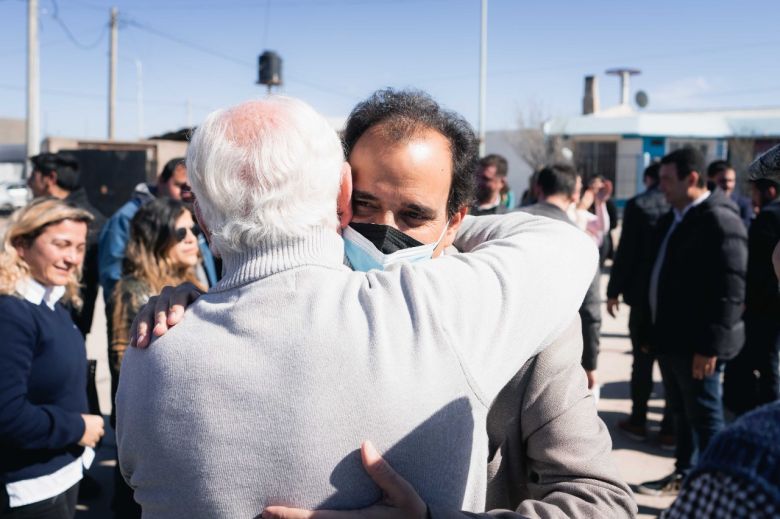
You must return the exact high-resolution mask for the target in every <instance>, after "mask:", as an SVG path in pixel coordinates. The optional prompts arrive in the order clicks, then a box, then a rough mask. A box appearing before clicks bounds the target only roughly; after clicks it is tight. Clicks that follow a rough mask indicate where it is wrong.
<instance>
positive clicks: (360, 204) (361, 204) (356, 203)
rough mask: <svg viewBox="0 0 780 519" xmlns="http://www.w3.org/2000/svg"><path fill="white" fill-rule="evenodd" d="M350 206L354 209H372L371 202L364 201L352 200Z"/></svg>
mask: <svg viewBox="0 0 780 519" xmlns="http://www.w3.org/2000/svg"><path fill="white" fill-rule="evenodd" d="M352 205H353V206H354V207H365V208H372V207H374V206H373V205H372V204H371V202H366V201H365V200H353V201H352Z"/></svg>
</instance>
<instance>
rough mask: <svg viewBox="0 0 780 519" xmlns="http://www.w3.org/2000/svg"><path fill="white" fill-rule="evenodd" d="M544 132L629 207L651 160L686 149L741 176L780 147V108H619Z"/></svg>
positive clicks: (557, 122)
mask: <svg viewBox="0 0 780 519" xmlns="http://www.w3.org/2000/svg"><path fill="white" fill-rule="evenodd" d="M544 132H545V135H546V136H547V137H550V138H560V139H562V140H563V145H564V146H566V147H568V148H569V149H571V150H572V151H573V152H574V161H575V164H576V165H577V167H578V168H579V169H580V171H581V172H582V173H583V174H585V175H586V176H587V175H591V174H601V175H604V176H605V177H607V178H610V179H611V180H612V181H613V182H614V183H615V198H616V199H617V200H618V201H625V200H626V199H628V198H630V197H632V196H634V195H635V194H636V193H637V192H639V191H641V190H642V189H643V187H642V172H643V171H644V168H645V167H646V166H647V165H648V164H649V163H650V161H651V160H654V159H659V158H660V157H662V156H663V155H665V154H666V153H669V152H670V151H673V150H675V149H678V148H681V147H683V146H694V147H696V148H698V149H699V150H700V151H701V152H702V154H703V155H704V156H705V158H706V160H707V161H708V162H710V161H712V160H716V159H728V160H730V161H731V162H732V164H734V166H735V168H736V170H737V173H738V175H740V174H741V173H742V172H743V170H744V167H745V166H746V165H747V164H748V163H749V162H750V161H751V160H752V159H753V158H754V157H755V156H757V155H758V154H760V153H762V152H763V151H765V150H767V149H769V148H770V147H771V146H773V145H774V144H777V143H778V142H780V108H751V109H736V110H712V111H680V112H645V111H636V110H634V109H633V108H631V107H630V106H629V105H619V106H616V107H614V108H609V109H607V110H603V111H597V112H596V113H592V114H587V115H579V116H575V117H566V118H557V119H553V120H550V121H548V122H547V123H546V124H545V125H544Z"/></svg>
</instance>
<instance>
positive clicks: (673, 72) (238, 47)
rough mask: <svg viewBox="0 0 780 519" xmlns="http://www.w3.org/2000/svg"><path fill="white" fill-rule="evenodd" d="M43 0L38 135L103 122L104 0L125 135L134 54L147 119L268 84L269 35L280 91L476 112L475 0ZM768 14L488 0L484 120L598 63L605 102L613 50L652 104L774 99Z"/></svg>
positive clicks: (553, 111)
mask: <svg viewBox="0 0 780 519" xmlns="http://www.w3.org/2000/svg"><path fill="white" fill-rule="evenodd" d="M39 2H40V11H41V14H40V41H41V51H40V54H41V56H40V59H41V90H42V97H41V125H42V130H43V134H44V136H46V135H60V136H78V137H105V135H106V112H107V110H106V104H107V103H106V98H107V94H106V92H107V83H108V79H107V78H108V58H107V52H108V35H107V25H108V18H109V8H110V7H111V6H112V5H116V6H117V7H118V8H119V12H120V20H121V21H120V32H119V55H120V62H119V92H118V98H119V104H118V112H117V133H118V137H119V138H129V139H134V138H136V137H137V136H138V106H137V103H136V88H137V76H136V60H137V61H140V62H141V63H142V67H143V97H144V100H145V102H144V105H143V113H144V134H146V135H152V134H157V133H161V132H164V131H168V130H175V129H178V128H180V127H182V126H185V125H186V124H187V122H188V113H189V116H190V118H191V122H192V123H194V124H197V122H198V121H199V120H201V119H202V118H203V116H204V115H205V114H206V113H208V111H210V110H212V109H215V108H219V107H224V106H228V105H231V104H235V103H238V102H240V101H242V100H245V99H248V98H252V97H258V96H262V95H263V94H264V92H265V90H264V87H261V86H258V85H256V84H255V81H256V80H257V67H256V63H257V56H258V55H259V54H260V53H261V52H262V51H263V50H264V49H272V50H276V51H277V52H279V53H280V54H281V55H282V58H283V59H284V79H285V85H284V87H283V88H282V90H281V91H282V92H284V93H286V94H289V95H293V96H297V97H301V98H303V99H305V100H307V101H308V102H309V103H311V104H312V105H313V106H314V107H315V108H317V109H318V110H319V111H320V112H322V113H324V114H325V115H329V116H334V117H335V116H345V115H346V114H348V113H349V111H350V109H351V108H352V106H353V105H354V104H355V103H356V102H357V101H359V100H361V99H362V98H364V97H366V96H367V95H368V94H369V93H371V92H372V91H373V90H375V89H377V88H380V87H383V86H396V87H404V86H414V87H418V88H422V89H424V90H427V91H429V92H430V93H431V94H433V95H434V96H435V97H436V98H437V99H438V100H439V101H441V102H442V103H443V104H444V105H446V106H447V107H449V108H452V109H454V110H457V111H459V112H461V113H463V114H464V115H465V116H466V117H467V118H468V119H469V120H470V121H471V122H472V123H473V124H474V125H475V126H476V124H477V117H478V85H479V82H478V71H479V24H480V18H479V17H480V0H255V1H250V0H224V1H218V0H186V1H185V0H169V1H165V0H135V1H132V0H116V1H114V2H111V1H108V0H56V2H55V1H53V0H39ZM26 13H27V2H26V1H24V0H0V117H20V118H21V117H24V116H25V91H24V88H25V81H26V50H25V46H26V27H27V21H26V19H27V14H26ZM778 20H780V1H778V0H740V1H737V0H728V1H726V0H654V1H644V2H639V1H631V0H490V2H489V22H488V25H489V42H488V102H487V106H488V112H487V113H488V117H487V121H488V128H489V129H509V128H513V127H515V126H516V121H517V116H518V113H519V112H520V111H522V110H527V108H528V107H529V106H532V105H533V106H541V107H542V108H543V111H544V113H545V115H550V116H553V115H555V116H559V115H573V114H576V113H578V112H579V110H580V106H581V99H582V89H583V76H585V75H586V74H598V75H599V76H600V77H599V80H600V90H601V103H602V106H603V107H604V106H610V105H612V104H615V103H616V102H617V97H618V81H617V79H616V78H614V77H611V76H605V75H604V71H605V70H606V69H607V68H611V67H616V66H631V67H636V68H639V69H641V70H642V75H640V76H638V77H635V78H634V80H633V82H632V90H633V91H636V90H637V89H643V90H645V91H646V92H648V94H649V96H650V106H649V107H648V109H651V110H666V109H686V108H719V107H746V106H778V105H780V67H778V66H777V59H778V58H777V56H778V51H779V50H780V33H779V32H778V31H777V22H778ZM66 29H67V30H69V31H70V32H71V33H72V36H71V37H69V36H68V34H67V31H66ZM160 34H162V35H164V37H162V36H160ZM72 39H75V40H77V41H78V42H79V43H80V44H81V45H82V46H87V47H89V46H91V45H93V44H95V45H94V46H92V47H91V48H88V49H83V48H81V47H79V46H78V45H76V44H75V43H74V42H73V41H72ZM188 100H189V104H190V106H191V110H190V111H189V112H188V110H187V104H188Z"/></svg>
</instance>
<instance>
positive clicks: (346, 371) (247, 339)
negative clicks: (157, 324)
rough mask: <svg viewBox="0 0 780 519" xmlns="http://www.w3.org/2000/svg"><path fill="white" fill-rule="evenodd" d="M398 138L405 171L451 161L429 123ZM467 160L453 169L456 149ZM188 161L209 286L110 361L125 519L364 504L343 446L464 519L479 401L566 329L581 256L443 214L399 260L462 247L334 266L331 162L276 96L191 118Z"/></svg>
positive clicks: (336, 195) (525, 225)
mask: <svg viewBox="0 0 780 519" xmlns="http://www.w3.org/2000/svg"><path fill="white" fill-rule="evenodd" d="M391 123H392V124H391ZM403 123H404V121H390V122H387V123H386V124H389V126H387V127H385V128H384V130H387V132H386V134H385V135H387V136H388V137H391V136H392V135H395V134H397V132H394V130H396V129H398V128H400V127H401V126H403ZM393 124H395V126H393ZM463 124H465V123H463ZM402 141H403V143H404V145H409V144H410V143H411V145H412V147H413V148H414V149H415V150H416V153H415V154H414V157H413V161H419V164H418V165H419V166H420V167H425V166H426V161H434V162H436V163H437V164H449V167H455V166H454V165H453V161H452V155H451V145H452V143H451V142H449V141H448V140H447V138H445V137H444V136H443V135H442V134H441V133H439V132H436V131H434V130H432V129H431V128H428V127H425V126H424V125H422V126H420V127H419V128H418V129H417V130H416V131H415V132H414V133H413V134H412V135H411V136H409V134H408V133H406V134H404V135H403V139H402ZM470 160H471V164H469V163H468V162H469V161H468V160H467V161H466V163H465V164H459V167H463V166H470V165H473V162H475V161H476V150H474V153H473V158H472V159H470ZM188 164H189V165H190V177H191V181H192V188H193V192H194V194H195V195H196V214H197V215H198V219H199V220H200V223H201V225H202V227H203V228H204V229H205V231H206V232H207V233H209V234H210V236H211V243H212V247H213V248H214V249H215V250H216V252H218V253H219V254H220V255H221V256H222V259H223V265H224V266H225V276H224V278H223V280H222V281H221V282H220V284H219V285H217V287H215V288H214V289H212V290H211V291H210V292H209V293H208V294H206V295H204V296H202V297H201V298H200V299H199V300H198V301H197V302H196V303H195V304H193V305H192V307H191V309H190V310H189V311H188V316H187V319H185V320H184V321H183V322H182V323H181V324H180V325H179V326H177V327H176V328H175V329H173V330H172V331H170V332H169V333H168V334H167V335H166V336H165V337H164V338H162V339H160V340H159V342H160V344H157V345H156V347H155V348H151V349H149V350H133V351H131V352H130V353H129V354H128V355H127V357H126V358H125V362H124V365H123V374H122V380H121V382H120V390H119V394H118V397H117V406H118V433H117V437H118V446H119V454H120V463H121V465H122V470H123V472H124V474H125V477H126V478H127V479H128V481H129V482H130V484H131V486H133V487H134V488H135V490H136V493H135V497H136V499H137V500H138V501H139V502H140V504H141V505H142V507H143V509H144V513H145V515H147V516H149V517H155V516H165V517H193V516H203V517H213V516H222V517H254V516H256V515H257V514H259V513H260V512H261V511H262V509H263V508H264V507H265V506H267V505H274V504H282V505H284V504H294V505H297V506H307V507H316V508H357V507H361V506H366V505H368V504H371V503H373V502H374V501H376V499H377V498H378V496H379V493H378V490H377V488H376V487H375V486H374V485H373V484H372V483H371V481H370V479H369V478H368V476H367V475H366V474H365V472H364V471H363V469H362V467H361V463H360V459H359V456H358V455H357V453H356V452H355V451H354V447H355V445H357V443H359V441H360V440H361V439H363V438H372V439H373V440H374V441H375V442H376V444H377V445H378V447H379V448H380V449H381V450H382V451H384V455H385V458H386V459H387V460H388V461H389V462H390V463H391V464H392V465H393V466H394V467H395V468H396V469H397V470H398V471H399V472H400V473H401V474H403V475H404V477H406V478H407V479H408V480H409V482H410V483H411V484H412V485H414V486H415V488H416V489H417V490H418V491H419V493H420V495H421V497H422V498H423V499H424V500H425V502H427V503H429V504H430V505H431V506H442V507H447V508H450V509H459V508H465V509H467V510H474V511H479V510H482V509H484V501H485V485H486V477H487V476H486V473H487V470H486V463H487V452H488V446H487V438H486V436H485V434H484V429H485V420H486V414H487V406H488V405H489V403H490V402H491V401H492V400H493V399H494V398H495V397H496V395H497V394H498V392H499V391H500V390H501V389H502V387H503V386H504V385H505V384H506V383H507V382H508V381H509V380H510V379H511V378H512V376H513V375H515V373H516V372H517V371H518V369H519V368H520V366H522V365H523V363H524V362H525V361H526V360H527V359H528V358H529V357H530V356H531V355H533V354H534V353H536V352H537V351H538V350H539V347H540V345H541V344H543V343H545V342H547V341H548V340H549V339H550V338H551V337H555V336H557V335H559V334H560V333H561V331H562V330H563V329H564V328H565V327H566V325H568V324H569V322H570V320H571V316H572V315H574V311H575V310H576V309H577V307H578V306H579V301H580V300H581V298H582V296H583V294H584V292H585V290H586V288H587V286H588V284H589V281H590V279H589V278H590V277H592V271H593V269H594V268H595V264H596V256H597V255H596V251H595V248H594V247H593V246H592V244H591V243H589V242H588V240H587V238H586V237H584V235H582V234H581V233H578V232H577V231H576V229H572V228H571V226H566V225H564V224H560V223H557V222H554V221H549V220H544V219H536V218H533V217H529V216H525V215H508V216H502V217H484V218H476V219H475V218H472V219H463V217H462V214H453V215H451V216H450V217H449V218H447V220H448V224H447V225H446V226H445V229H444V232H443V233H442V236H441V237H440V238H439V239H438V240H437V242H436V243H435V247H433V248H431V247H427V248H426V249H425V251H422V250H417V251H415V252H416V253H423V252H424V253H425V254H427V255H428V257H430V255H431V254H432V253H433V252H434V249H439V247H444V246H448V245H450V244H454V245H455V246H456V247H457V248H458V249H460V250H462V251H464V252H466V253H467V254H462V255H455V256H452V257H445V258H441V259H438V260H437V261H436V262H419V263H416V264H412V263H407V262H404V263H401V264H396V265H394V266H392V267H389V268H387V269H386V270H384V271H381V270H372V271H370V272H353V271H351V270H349V269H348V268H346V267H345V266H344V265H343V258H344V243H343V242H342V240H341V238H340V236H339V234H338V231H339V229H341V228H343V227H344V226H346V224H347V222H349V220H350V218H351V216H352V215H351V209H350V193H351V187H352V186H351V176H350V173H349V167H348V166H346V164H345V163H344V157H343V152H342V150H341V146H340V143H339V141H338V138H337V136H336V135H335V133H334V132H333V131H332V130H330V128H329V127H328V126H327V123H326V122H325V121H324V119H323V118H322V117H321V116H319V115H318V114H316V113H315V112H314V111H313V110H312V109H311V108H310V107H308V106H307V105H305V104H304V103H302V102H300V101H297V100H293V99H289V98H270V99H268V100H265V101H257V102H252V103H246V104H244V105H240V106H238V107H235V108H233V109H230V110H227V111H222V112H217V113H214V114H212V115H210V116H209V117H208V118H207V119H206V121H205V122H204V123H203V124H202V125H201V126H200V127H199V129H198V130H197V132H196V133H195V135H194V137H193V140H192V143H191V145H190V150H189V152H188ZM337 207H338V208H339V211H337ZM337 213H338V214H339V215H340V216H338V217H337ZM439 216H441V215H437V218H438V217H439ZM353 237H354V236H353ZM357 241H360V240H359V239H358V240H357ZM428 249H430V250H428ZM371 256H372V257H373V258H376V255H371ZM353 257H354V256H353ZM432 263H436V265H432ZM518 265H523V268H518V267H517V266H518ZM553 273H555V276H553ZM551 278H555V280H552V281H551ZM474 299H476V300H491V301H495V302H496V303H495V305H490V306H487V305H484V306H481V307H476V308H475V307H474V305H471V304H467V303H468V302H469V301H472V300H474ZM442 474H446V475H447V477H442ZM326 482H327V483H326ZM423 512H424V510H423Z"/></svg>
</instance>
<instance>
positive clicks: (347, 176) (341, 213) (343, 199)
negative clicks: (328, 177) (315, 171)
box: [336, 162, 352, 230]
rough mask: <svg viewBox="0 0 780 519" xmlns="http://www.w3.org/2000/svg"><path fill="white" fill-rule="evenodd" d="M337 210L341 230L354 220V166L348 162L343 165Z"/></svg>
mask: <svg viewBox="0 0 780 519" xmlns="http://www.w3.org/2000/svg"><path fill="white" fill-rule="evenodd" d="M336 211H337V214H338V217H339V230H341V229H343V228H344V227H346V226H347V225H349V222H351V221H352V168H351V167H350V166H349V163H348V162H345V163H344V165H343V166H341V185H340V186H339V195H338V198H337V199H336Z"/></svg>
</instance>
